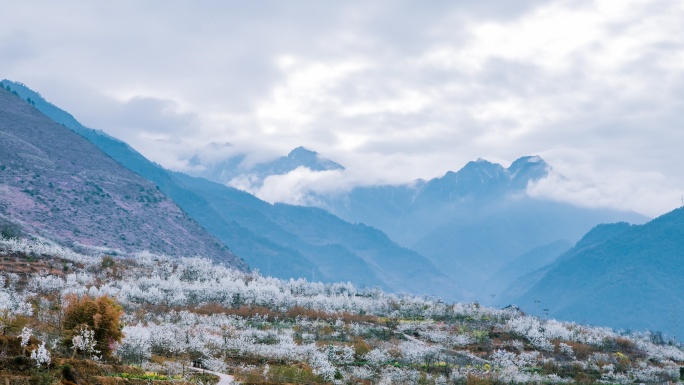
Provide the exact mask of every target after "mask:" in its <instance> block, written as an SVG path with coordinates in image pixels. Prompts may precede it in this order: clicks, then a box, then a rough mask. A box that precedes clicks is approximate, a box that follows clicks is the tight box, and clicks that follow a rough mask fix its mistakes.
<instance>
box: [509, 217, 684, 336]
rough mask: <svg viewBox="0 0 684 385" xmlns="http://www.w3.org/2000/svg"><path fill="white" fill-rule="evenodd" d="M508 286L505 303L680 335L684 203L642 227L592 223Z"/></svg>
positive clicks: (551, 314)
mask: <svg viewBox="0 0 684 385" xmlns="http://www.w3.org/2000/svg"><path fill="white" fill-rule="evenodd" d="M509 292H510V293H511V296H510V297H508V298H504V299H502V303H516V304H518V305H521V306H523V307H524V308H526V309H529V310H530V311H535V312H538V313H539V314H542V313H547V314H548V316H549V317H557V318H561V319H573V320H577V321H578V322H587V323H593V324H600V325H611V326H613V327H619V328H632V329H651V330H660V331H662V332H665V333H667V334H669V335H670V336H678V337H681V335H682V334H681V333H682V331H684V329H682V326H683V324H682V321H681V320H682V319H683V317H684V296H682V293H684V208H680V209H676V210H673V211H672V212H670V213H667V214H665V215H663V216H661V217H658V218H656V219H654V220H652V221H650V222H648V223H646V224H643V225H629V224H627V223H616V224H608V225H599V226H596V227H595V228H594V229H592V230H591V231H590V232H589V233H587V234H586V235H585V236H584V237H583V238H582V239H581V240H580V241H579V242H578V243H577V244H576V245H575V246H574V247H573V248H572V249H570V250H569V251H567V252H566V253H564V254H563V255H562V256H561V257H560V258H559V259H558V260H557V261H555V262H553V263H552V264H550V265H548V266H545V267H544V268H542V269H539V270H537V271H535V272H532V273H530V274H528V275H527V276H525V277H523V278H521V279H519V280H518V281H517V282H516V284H515V285H513V287H511V288H510V290H509ZM545 309H546V311H545Z"/></svg>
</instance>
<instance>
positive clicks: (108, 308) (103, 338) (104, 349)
mask: <svg viewBox="0 0 684 385" xmlns="http://www.w3.org/2000/svg"><path fill="white" fill-rule="evenodd" d="M122 315H123V310H122V309H121V306H120V305H119V304H118V303H117V302H116V301H115V300H114V299H112V298H110V297H108V296H106V295H105V296H102V297H98V298H94V299H93V298H91V297H89V296H83V297H82V298H80V299H79V298H77V297H76V296H75V295H71V296H68V297H67V306H66V308H65V310H64V330H65V339H64V341H63V342H64V344H65V345H67V347H71V346H70V344H71V341H72V338H73V337H74V336H75V335H77V334H78V333H79V332H80V331H81V330H83V328H84V327H86V326H87V327H89V328H90V329H92V330H93V331H94V338H95V349H96V350H98V351H100V352H101V353H102V355H103V356H104V357H109V356H110V355H111V352H112V344H113V343H115V342H121V338H122V337H123V333H122V332H121V326H122V325H121V316H122Z"/></svg>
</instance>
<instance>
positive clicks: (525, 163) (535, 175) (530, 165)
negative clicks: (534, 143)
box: [506, 155, 551, 190]
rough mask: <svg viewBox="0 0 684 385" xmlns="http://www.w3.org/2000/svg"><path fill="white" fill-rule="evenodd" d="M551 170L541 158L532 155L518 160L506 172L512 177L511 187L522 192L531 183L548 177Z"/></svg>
mask: <svg viewBox="0 0 684 385" xmlns="http://www.w3.org/2000/svg"><path fill="white" fill-rule="evenodd" d="M550 168H551V167H550V166H549V164H548V163H546V162H545V161H544V159H542V157H541V156H539V155H532V156H523V157H520V158H518V159H516V161H515V162H513V163H512V164H511V166H510V167H508V169H506V171H507V172H508V174H509V175H510V179H511V187H513V188H515V189H520V190H522V189H525V188H527V185H528V184H529V183H530V182H532V181H535V180H539V179H541V178H544V177H545V176H547V175H548V174H549V169H550Z"/></svg>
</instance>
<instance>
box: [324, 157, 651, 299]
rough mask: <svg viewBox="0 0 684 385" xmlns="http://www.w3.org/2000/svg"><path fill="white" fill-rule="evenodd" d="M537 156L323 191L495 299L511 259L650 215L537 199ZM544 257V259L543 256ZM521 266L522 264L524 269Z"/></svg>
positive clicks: (539, 256)
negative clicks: (530, 191)
mask: <svg viewBox="0 0 684 385" xmlns="http://www.w3.org/2000/svg"><path fill="white" fill-rule="evenodd" d="M548 170H549V165H548V164H547V163H546V162H544V160H543V159H541V158H540V157H539V156H526V157H522V158H520V159H518V160H516V161H515V162H513V163H512V164H511V166H510V167H508V168H504V167H503V166H501V165H499V164H495V163H491V162H488V161H486V160H483V159H478V160H477V161H474V162H469V163H468V164H466V165H465V166H464V167H463V168H462V169H460V170H459V171H457V172H452V171H450V172H448V173H446V175H444V176H443V177H441V178H435V179H432V180H429V181H424V180H417V181H415V182H413V183H411V184H404V185H395V186H391V185H387V186H373V187H360V188H356V189H354V190H352V191H351V192H350V193H349V194H347V195H346V196H343V197H342V198H340V197H339V195H337V196H318V197H317V201H319V202H324V207H326V208H327V209H329V210H330V211H331V212H332V213H334V214H336V215H338V216H340V217H342V218H344V219H346V220H348V221H351V222H362V223H366V224H369V225H371V226H374V227H376V228H378V229H381V230H383V231H384V232H386V233H387V234H388V235H389V236H390V237H391V238H392V239H396V240H399V241H400V243H401V244H402V245H404V246H406V247H409V248H412V249H414V250H416V251H418V252H419V253H421V254H422V255H425V256H426V257H427V258H428V259H429V260H430V261H431V262H432V263H433V264H435V265H437V266H440V268H441V269H442V271H443V272H444V273H445V274H447V275H448V276H449V277H452V278H453V279H454V280H457V281H458V282H459V284H460V285H462V286H463V287H464V288H465V289H466V290H467V291H470V292H472V293H474V294H475V295H476V298H477V299H479V300H480V301H483V302H486V303H491V301H492V298H493V297H495V296H497V295H501V292H502V290H503V289H504V288H505V287H507V286H508V285H509V284H510V283H511V282H513V281H514V278H516V277H515V276H514V275H513V274H510V273H511V272H512V271H516V270H512V271H509V272H508V273H504V274H502V269H504V268H505V267H506V266H507V265H509V264H510V263H513V262H514V261H517V262H516V266H524V265H527V266H528V268H530V269H536V268H539V267H541V266H542V265H541V264H540V263H542V264H543V263H545V262H549V261H551V260H553V259H555V258H556V257H558V256H559V255H560V254H561V253H562V252H563V251H564V249H563V247H552V246H549V247H545V246H548V245H556V246H558V245H563V244H564V245H566V247H569V246H567V245H572V244H573V243H574V242H576V241H577V240H578V239H579V238H580V237H581V236H582V235H583V234H584V233H586V232H587V231H588V230H589V229H591V228H592V227H593V226H595V225H597V224H599V223H603V222H615V221H629V222H633V223H641V222H643V221H644V220H645V218H644V217H642V216H640V215H637V214H634V213H630V212H620V211H615V210H607V209H589V208H581V207H576V206H573V205H569V204H565V203H559V202H552V201H548V200H543V199H535V198H531V197H529V196H528V195H527V193H526V188H527V186H528V184H529V183H533V182H535V181H537V180H539V179H541V178H543V177H545V176H547V174H548ZM540 261H541V262H540ZM518 271H520V269H518Z"/></svg>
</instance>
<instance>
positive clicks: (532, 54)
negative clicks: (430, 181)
mask: <svg viewBox="0 0 684 385" xmlns="http://www.w3.org/2000/svg"><path fill="white" fill-rule="evenodd" d="M0 1H1V2H2V13H3V17H2V22H0V78H8V79H11V80H15V81H20V82H23V83H25V84H26V85H28V86H29V87H31V88H32V89H34V90H36V91H38V92H40V93H41V94H42V95H43V96H44V97H45V98H46V99H48V100H49V101H51V102H52V103H54V104H56V105H58V106H60V107H62V108H64V109H66V110H67V111H69V112H70V113H72V114H73V115H74V116H75V117H76V118H77V119H78V120H80V121H81V122H82V123H83V124H85V125H87V126H89V127H92V128H98V129H102V130H104V131H105V132H107V133H109V134H111V135H113V136H115V137H118V138H120V139H122V140H125V141H126V142H128V143H130V144H131V145H132V146H133V147H135V148H136V149H137V150H139V151H140V152H142V153H143V154H144V155H146V156H148V157H149V158H151V159H152V160H154V161H157V162H159V163H161V164H162V165H164V166H166V167H168V168H172V169H183V168H185V167H186V162H187V160H188V158H189V157H190V156H192V154H193V153H194V152H195V151H197V150H198V149H200V148H202V147H203V146H205V145H206V144H208V143H209V142H212V141H214V142H219V143H224V142H231V143H233V145H234V146H235V147H234V148H235V149H237V150H238V151H243V152H247V153H250V154H251V155H252V158H251V159H253V160H255V161H258V160H262V159H267V158H268V157H273V156H277V155H283V154H286V153H287V152H289V150H291V149H292V148H294V147H297V146H300V145H302V146H305V147H307V148H310V149H313V150H316V151H318V152H319V153H321V154H322V155H323V156H325V157H327V158H330V159H333V160H335V161H337V162H339V163H341V164H343V165H345V166H346V167H347V169H348V171H347V172H346V173H345V175H341V176H340V175H337V174H335V175H332V176H331V175H328V176H326V177H323V176H320V175H319V176H315V175H314V176H312V175H310V174H307V173H301V172H300V173H298V174H297V175H292V176H291V178H300V179H301V178H305V179H306V178H311V177H312V178H313V181H310V182H303V181H302V180H299V179H298V180H292V179H290V180H288V181H285V180H283V181H282V182H283V184H282V186H293V188H297V186H299V188H301V186H302V185H304V186H307V183H309V184H317V185H319V186H320V185H321V184H326V185H328V186H335V187H338V186H344V185H347V184H349V183H352V184H353V183H376V182H380V181H384V182H404V181H410V180H413V179H416V178H432V177H437V176H441V175H442V174H443V173H444V172H446V171H447V170H457V169H459V168H460V167H462V166H463V165H464V164H465V163H466V162H467V161H469V160H474V159H477V158H485V159H488V160H491V161H496V162H500V163H502V164H503V165H504V166H508V165H509V164H510V163H511V162H512V161H513V160H515V159H516V158H518V157H520V156H523V155H532V154H538V155H541V156H542V157H543V158H544V159H546V160H547V162H548V163H550V164H551V165H552V166H553V167H554V170H555V172H556V174H554V175H553V176H552V177H551V178H549V179H548V180H545V181H543V182H542V183H540V184H539V185H537V186H532V187H531V188H530V193H531V194H534V195H537V196H542V197H548V198H552V199H561V200H566V201H570V202H575V203H578V204H582V205H590V206H611V207H617V208H623V209H630V210H635V211H638V212H641V213H644V214H647V215H651V216H655V215H659V214H662V213H664V212H666V211H669V210H671V209H673V208H675V207H677V206H679V205H680V203H681V202H680V199H681V195H682V194H684V155H683V154H684V149H683V147H684V127H683V123H684V22H683V20H684V2H682V1H681V0H655V1H653V0H643V1H641V0H640V1H632V0H619V1H618V0H597V1H588V0H587V1H585V0H568V1H535V0H524V1H507V0H497V1H494V0H460V1H456V0H454V1H418V0H416V1H408V0H407V1H402V0H392V1H383V0H377V1H366V0H359V1H337V2H334V1H315V0H311V1H168V0H166V1H156V2H153V1H125V0H117V1H109V2H104V1H71V0H61V1H47V0H46V1H30V0H28V1H5V0H0ZM280 193H281V194H282V193H286V194H294V193H293V192H292V191H289V190H287V191H286V189H282V188H281V189H280ZM274 199H277V197H276V198H274ZM282 199H285V200H287V197H282ZM290 201H292V199H290Z"/></svg>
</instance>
